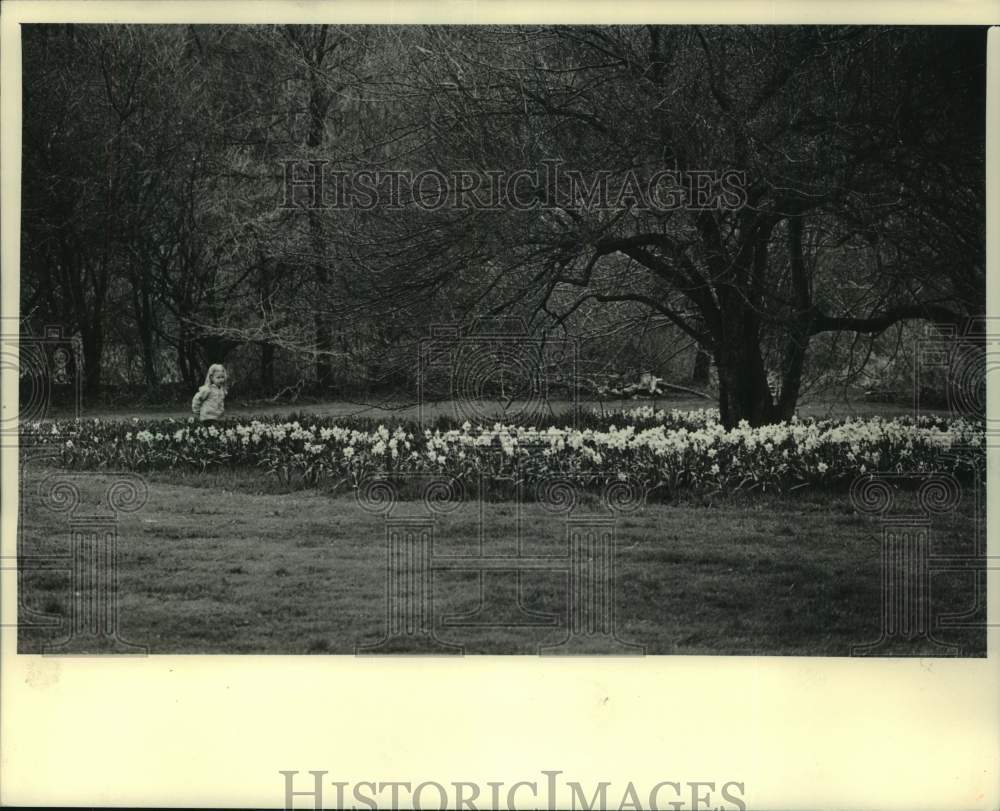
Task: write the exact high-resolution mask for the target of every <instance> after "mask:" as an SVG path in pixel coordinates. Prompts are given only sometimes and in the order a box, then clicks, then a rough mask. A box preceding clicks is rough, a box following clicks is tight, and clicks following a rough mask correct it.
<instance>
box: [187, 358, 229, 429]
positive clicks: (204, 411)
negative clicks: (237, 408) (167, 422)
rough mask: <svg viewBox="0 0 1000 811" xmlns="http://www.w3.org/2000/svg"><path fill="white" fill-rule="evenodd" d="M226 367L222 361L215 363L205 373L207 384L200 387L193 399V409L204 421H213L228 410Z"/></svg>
mask: <svg viewBox="0 0 1000 811" xmlns="http://www.w3.org/2000/svg"><path fill="white" fill-rule="evenodd" d="M227 379H228V378H227V376H226V369H225V367H224V366H223V365H222V364H221V363H213V364H212V365H211V366H209V367H208V374H207V375H205V385H204V386H202V387H201V388H200V389H198V393H197V394H195V396H194V399H193V400H192V401H191V410H192V411H193V412H194V414H195V416H196V417H198V419H199V420H201V421H202V422H203V423H213V422H215V421H216V420H218V419H220V418H221V417H222V414H223V412H224V411H225V410H226V391H227V390H228V388H227V386H226V381H227Z"/></svg>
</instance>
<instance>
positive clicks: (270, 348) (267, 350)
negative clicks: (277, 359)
mask: <svg viewBox="0 0 1000 811" xmlns="http://www.w3.org/2000/svg"><path fill="white" fill-rule="evenodd" d="M260 387H261V389H262V390H263V391H264V392H265V393H270V392H271V391H272V390H273V389H274V344H271V343H267V342H264V343H262V344H261V345H260Z"/></svg>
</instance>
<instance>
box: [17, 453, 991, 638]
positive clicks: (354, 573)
mask: <svg viewBox="0 0 1000 811" xmlns="http://www.w3.org/2000/svg"><path fill="white" fill-rule="evenodd" d="M53 472H54V471H51V470H46V469H45V468H42V467H37V466H34V465H28V466H27V467H26V468H25V469H24V470H23V471H22V489H21V492H22V505H21V514H20V522H19V526H20V533H21V544H22V546H21V550H20V554H21V561H22V577H21V583H20V589H21V593H20V595H19V602H20V605H21V606H22V609H21V610H22V616H23V617H24V618H25V619H24V621H29V620H30V621H32V622H34V621H40V620H38V618H37V617H36V616H35V615H33V614H29V613H28V612H29V611H32V612H42V613H44V614H46V615H48V616H50V617H51V618H53V619H55V620H63V621H65V619H66V618H67V616H68V615H69V611H70V600H71V594H70V589H71V586H70V580H69V573H68V571H57V570H52V565H51V564H49V566H48V569H49V570H48V571H43V570H34V569H33V568H31V564H30V561H31V559H32V556H36V555H64V556H65V555H66V554H67V553H68V550H69V536H70V528H69V523H68V519H67V517H66V515H65V514H57V513H54V512H51V511H50V510H49V509H48V508H46V507H45V506H43V505H42V504H41V503H40V502H39V499H38V496H37V492H38V483H39V481H40V480H41V479H42V478H43V477H44V476H46V475H48V474H51V473H53ZM59 475H60V476H62V477H65V478H67V479H69V480H70V481H72V482H73V483H74V484H75V485H76V486H77V487H78V488H79V490H80V493H81V495H82V499H83V500H82V503H81V506H80V508H79V511H80V512H86V511H88V510H90V511H97V510H98V509H100V505H101V503H102V500H103V498H104V493H105V491H106V489H107V487H108V485H109V484H111V483H112V482H113V481H114V474H110V473H100V474H94V473H89V474H88V473H71V472H66V471H60V472H59ZM147 481H148V482H149V500H148V502H147V503H146V505H145V506H144V507H143V508H142V509H141V510H140V511H138V512H135V513H131V514H123V515H122V516H121V517H120V520H119V523H118V570H119V573H118V577H119V595H120V597H119V634H120V636H121V637H122V638H123V639H125V640H127V641H129V642H132V643H134V644H137V645H142V646H145V647H146V648H148V650H149V652H150V653H152V654H161V653H212V654H233V653H258V654H265V653H271V654H310V653H312V654H329V653H333V654H353V653H355V651H356V649H357V648H358V646H364V645H370V644H372V643H376V642H378V641H379V639H380V638H382V637H383V636H384V633H385V628H386V608H387V601H386V583H387V551H386V540H385V537H386V530H385V522H384V519H383V518H382V517H381V516H378V515H372V514H369V513H367V512H365V511H364V510H363V509H362V508H361V507H360V506H359V504H358V503H357V501H356V500H355V499H354V498H353V496H352V495H349V494H348V495H332V494H329V493H326V492H323V491H320V490H302V489H298V490H296V489H294V488H291V487H288V488H284V489H285V490H287V492H282V488H281V487H280V486H277V485H276V484H275V483H274V482H273V481H271V480H269V479H267V478H266V477H264V476H263V474H259V473H254V472H246V473H232V472H226V473H217V474H170V473H163V474H150V475H149V476H147ZM916 509H917V508H916V501H915V498H914V497H913V495H912V494H909V493H901V494H900V495H899V497H898V499H897V505H896V510H897V511H898V512H899V513H905V512H914V511H916ZM420 515H426V513H424V508H423V504H422V503H421V502H400V503H399V504H398V505H397V507H396V512H395V513H394V517H403V516H420ZM574 515H575V516H579V517H587V516H599V515H601V511H600V507H599V505H598V504H597V503H596V502H588V501H586V500H584V501H583V502H582V503H581V504H579V505H578V507H577V509H576V511H575V513H574ZM975 523H976V517H975V512H974V504H973V499H972V497H971V496H970V495H967V496H965V497H964V498H963V501H962V503H961V505H960V507H959V509H958V510H956V511H955V512H954V513H951V514H948V515H943V516H939V517H937V518H935V520H934V523H933V550H932V551H933V552H934V553H940V554H962V555H969V554H972V553H973V551H974V537H975ZM434 531H435V538H434V544H435V547H434V548H435V555H436V556H441V557H443V556H445V555H455V556H461V555H476V554H479V553H480V552H482V553H485V554H487V555H515V554H516V553H517V552H518V547H519V546H520V551H521V553H522V554H524V555H533V556H539V555H551V556H554V557H555V558H556V559H559V556H563V555H565V554H566V549H567V545H566V540H565V537H566V524H565V519H564V517H563V516H560V515H554V514H551V513H548V512H546V511H545V510H544V509H543V508H542V507H541V506H540V505H538V504H535V503H527V504H524V505H520V506H519V505H518V504H516V503H515V502H512V501H510V500H505V501H499V502H492V501H489V500H485V501H483V502H477V501H470V502H466V503H462V504H460V505H458V506H457V507H456V509H455V510H454V511H453V512H451V513H449V514H448V515H446V516H439V517H438V518H437V519H436V525H435V529H434ZM615 533H616V538H617V544H618V554H617V576H616V578H615V611H616V615H617V616H616V623H615V624H616V630H617V635H618V637H619V638H620V639H621V640H623V641H627V642H630V643H633V644H635V645H639V646H644V648H645V651H646V653H648V654H753V655H760V654H765V655H824V656H847V655H850V654H851V649H852V646H856V645H861V644H864V643H866V642H870V641H874V640H875V639H877V638H878V637H879V628H880V616H881V602H880V600H881V593H880V588H881V572H880V543H881V540H880V539H881V525H880V524H879V522H878V521H877V520H876V519H874V518H872V517H869V516H864V515H859V514H857V513H856V512H855V511H854V510H853V509H852V507H851V504H850V500H849V497H848V495H847V494H846V493H843V494H824V493H817V492H812V493H810V492H806V491H799V492H798V493H797V494H785V495H784V496H781V495H762V496H757V497H746V496H744V497H739V498H737V497H731V498H728V499H725V500H722V501H715V502H712V503H705V502H703V501H702V500H700V499H697V498H692V499H689V500H687V501H683V502H679V503H672V504H665V503H658V504H648V505H646V506H645V507H644V508H642V509H641V510H639V511H637V512H634V513H631V514H628V515H624V516H619V517H618V518H617V519H616V525H615ZM479 577H480V576H479V575H478V574H477V573H476V572H474V571H456V570H443V569H442V570H438V571H435V572H434V574H433V586H432V593H433V613H432V624H433V628H434V633H435V635H436V636H437V638H438V639H439V640H441V641H442V642H444V643H447V644H450V645H453V646H456V647H455V648H453V650H461V651H464V652H465V653H468V654H480V653H483V654H534V653H537V652H538V650H539V648H540V647H541V646H548V645H557V644H558V643H560V641H562V640H564V639H565V638H566V636H567V616H566V611H567V609H566V606H567V576H566V574H565V572H564V571H559V570H553V571H531V572H522V573H521V575H520V585H519V584H518V575H517V574H516V573H514V572H511V571H506V572H505V571H497V572H493V573H491V574H489V575H486V576H485V578H484V580H482V581H480V579H479ZM973 577H974V575H973V574H969V573H941V574H936V575H935V576H934V577H933V581H932V592H931V608H932V613H933V614H934V615H935V616H937V615H939V614H941V613H945V612H949V613H950V612H962V611H967V610H971V609H972V608H973V606H974V601H975V596H974V582H973ZM518 591H520V600H519V599H518ZM477 610H478V611H479V613H478V614H477V613H476V612H477ZM463 614H464V615H467V620H468V622H469V623H471V624H466V625H460V626H456V625H453V624H449V623H451V622H452V621H453V618H454V617H455V616H458V615H463ZM477 623H478V624H477ZM935 634H936V636H937V637H938V638H939V639H940V640H942V641H944V642H947V643H950V644H954V645H958V646H959V647H960V654H961V655H964V656H984V655H985V652H986V643H985V633H984V632H983V631H982V630H981V629H960V630H959V629H939V630H937V631H936V632H935ZM64 635H65V630H64V629H63V630H60V628H43V627H39V626H36V625H30V626H26V627H21V629H20V631H19V650H21V651H22V652H40V651H42V650H43V648H44V646H45V645H46V644H49V643H54V642H58V640H59V639H60V638H61V637H62V636H64ZM395 649H396V650H399V651H402V652H406V651H408V650H410V649H411V647H408V644H407V642H406V640H404V642H403V643H402V645H397V647H396V648H395ZM426 650H427V646H426V645H423V644H422V643H421V642H420V641H419V640H414V642H413V645H412V651H413V652H424V651H426ZM588 650H589V649H588V648H587V645H586V644H585V645H584V646H583V650H582V651H581V650H580V649H577V652H588ZM605 650H606V647H605V645H604V643H603V642H601V641H600V640H599V639H596V638H595V639H594V640H593V642H592V650H590V652H593V653H601V652H604V651H605Z"/></svg>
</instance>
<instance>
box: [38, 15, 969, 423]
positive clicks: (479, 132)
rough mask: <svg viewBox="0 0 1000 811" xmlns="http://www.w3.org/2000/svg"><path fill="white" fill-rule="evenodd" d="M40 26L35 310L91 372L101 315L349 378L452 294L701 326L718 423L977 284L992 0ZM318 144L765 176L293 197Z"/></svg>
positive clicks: (177, 348) (374, 371) (594, 328)
mask: <svg viewBox="0 0 1000 811" xmlns="http://www.w3.org/2000/svg"><path fill="white" fill-rule="evenodd" d="M23 32H24V33H23V53H24V76H25V80H24V133H23V144H24V147H23V175H22V189H23V201H22V204H23V212H22V229H23V230H22V288H21V289H22V301H21V308H22V317H23V318H24V319H25V320H26V321H27V322H29V323H32V324H42V323H50V322H58V323H63V324H67V325H69V326H70V327H71V328H72V329H73V330H75V331H76V332H77V334H78V335H79V336H80V338H81V341H82V344H83V349H84V356H85V357H84V360H85V369H86V382H87V387H88V389H89V390H90V391H96V390H98V388H99V387H100V386H101V382H102V379H101V375H102V370H104V369H106V368H107V366H108V362H109V361H108V345H109V341H111V342H113V343H115V344H116V345H119V346H120V345H125V346H127V348H128V351H130V352H131V353H133V354H134V355H135V357H136V358H138V361H139V363H140V364H141V370H142V378H143V380H144V383H145V385H146V386H147V388H148V389H149V390H150V391H154V390H155V389H156V387H157V386H158V385H159V384H160V383H161V382H162V381H163V380H164V379H167V378H172V377H176V378H178V379H180V380H182V381H183V382H184V383H185V384H188V385H193V384H195V383H196V382H197V381H198V378H199V377H200V376H201V375H202V374H203V371H204V368H205V366H206V364H207V363H209V362H216V361H224V360H226V358H227V357H228V356H229V355H230V354H231V353H232V352H233V351H234V350H236V349H240V350H241V351H247V350H248V348H250V349H252V351H253V352H255V353H257V356H258V364H257V365H258V369H259V375H260V381H259V382H260V384H261V385H262V386H263V387H265V388H269V387H273V386H274V384H275V363H276V353H278V354H280V355H281V356H283V357H284V356H288V355H289V354H291V355H296V356H300V357H304V358H308V359H310V365H311V369H310V372H309V374H310V377H311V378H312V379H313V381H314V382H315V384H316V385H317V386H319V387H320V388H322V389H325V390H327V391H330V390H333V389H334V388H335V385H336V381H337V376H338V372H337V370H338V368H347V367H348V366H353V367H354V368H360V369H362V370H363V371H364V373H365V374H367V375H369V376H371V377H373V378H380V377H384V376H388V377H391V375H392V374H394V373H398V372H399V371H400V369H399V367H400V364H401V363H403V364H405V363H407V362H408V361H406V360H404V361H400V360H399V357H400V356H399V355H398V354H394V352H393V350H394V348H398V347H399V346H401V345H403V344H405V343H406V342H407V341H413V340H415V338H416V336H419V335H420V334H423V332H424V331H425V329H426V327H427V325H428V324H431V323H434V322H436V321H447V320H462V319H466V318H468V317H470V316H472V315H476V314H479V315H482V314H488V315H497V316H500V315H514V316H518V317H520V318H521V319H522V320H523V321H524V322H526V323H528V324H529V325H530V329H531V331H532V333H533V334H534V335H540V336H543V335H564V334H569V335H574V334H582V333H583V332H587V331H589V334H595V335H601V334H611V333H613V332H614V330H615V329H617V328H618V326H620V325H622V324H626V325H628V324H639V323H647V321H648V319H650V318H652V319H655V320H656V323H657V324H658V325H659V328H661V329H667V330H669V334H670V335H672V336H673V340H675V341H678V340H681V339H683V340H685V341H687V342H689V343H690V344H691V345H692V347H695V348H697V354H696V355H695V357H696V358H697V360H696V363H695V367H696V368H695V371H696V374H697V376H698V378H699V379H700V380H704V379H706V378H707V366H708V363H709V362H710V363H711V365H713V366H714V369H715V373H716V375H717V380H718V397H719V404H720V407H721V410H722V414H723V418H724V420H725V422H726V423H727V424H733V423H735V422H737V421H738V420H739V419H744V418H745V419H748V420H749V421H750V422H751V423H754V424H760V423H764V422H768V421H772V420H777V419H783V418H787V417H788V416H790V415H791V414H792V413H793V411H794V408H795V405H796V403H797V402H798V399H799V397H800V394H801V391H802V386H803V381H804V380H805V379H806V378H807V377H808V375H809V373H810V365H811V364H812V365H814V366H815V365H816V363H817V361H816V360H815V358H816V357H817V356H818V355H817V347H818V346H819V345H820V344H822V346H824V347H826V346H827V345H828V344H829V341H828V339H832V338H834V337H835V336H837V335H839V334H846V335H850V336H861V337H862V338H863V339H864V340H867V341H871V340H874V339H875V338H877V336H879V335H881V334H883V333H885V332H886V331H887V330H890V329H892V328H895V327H897V326H898V325H900V324H902V323H905V322H910V321H916V320H922V321H929V322H931V323H936V324H942V325H944V324H947V325H952V326H955V327H957V328H958V329H959V330H961V329H962V328H963V327H964V325H965V324H966V323H967V321H968V319H969V318H970V317H972V316H975V315H978V314H981V313H982V312H983V311H984V309H985V275H984V274H985V217H984V171H985V166H984V164H985V145H984V144H985V31H984V30H982V29H962V28H952V29H929V28H900V27H895V28H873V27H850V26H829V27H817V26H782V27H686V26H678V27H657V26H604V27H530V28H529V27H497V26H489V27H430V26H428V27H412V28H397V27H388V26H381V27H352V26H344V27H341V26H325V25H320V26H259V27H249V26H248V27H218V26H165V27H144V26H73V25H69V26H28V27H25V28H24V29H23ZM309 160H320V161H324V162H326V165H327V166H328V167H329V168H332V169H341V170H351V171H358V170H386V169H409V170H411V171H414V172H416V171H420V170H421V169H437V170H439V171H442V172H445V173H448V172H455V171H459V170H462V171H467V172H475V173H480V174H481V173H487V172H491V171H492V172H506V173H508V174H510V173H513V172H517V171H518V170H523V169H529V170H531V169H538V168H539V167H542V166H544V165H546V162H548V163H549V165H551V164H552V163H553V162H560V165H561V166H562V167H563V168H564V169H565V170H567V171H576V172H579V173H580V177H584V178H587V179H588V180H589V179H593V178H596V177H598V176H599V175H600V173H602V172H603V173H605V176H606V177H608V178H610V181H611V184H612V186H613V187H614V186H615V185H616V184H621V183H622V182H623V181H626V180H627V179H628V178H630V177H632V178H637V179H638V180H639V181H640V182H644V181H645V180H647V179H648V178H649V177H650V176H652V175H653V174H654V173H655V172H657V171H658V170H661V169H664V168H666V169H674V170H678V171H681V172H684V171H690V170H706V171H717V172H721V171H733V172H738V173H740V176H741V177H743V178H745V186H744V188H745V195H746V197H745V204H744V205H740V206H733V207H729V208H726V207H723V208H715V209H703V210H690V209H686V208H677V209H673V210H664V209H662V208H656V207H652V208H646V209H644V208H642V207H641V206H638V205H635V204H634V203H633V204H630V201H629V200H626V199H624V198H623V199H620V200H615V201H612V202H613V205H609V206H607V207H590V208H587V207H579V206H572V205H566V206H562V207H553V206H548V207H542V206H540V207H536V208H534V209H528V210H522V209H518V208H515V207H506V208H503V209H501V210H486V209H477V208H475V207H470V206H467V205H466V206H452V207H444V208H440V209H435V210H432V211H427V210H422V209H419V208H418V207H414V206H410V207H408V208H405V209H403V210H388V209H385V208H380V207H375V208H373V209H364V208H353V209H319V208H309V207H306V208H303V209H296V208H283V207H282V206H281V202H282V199H283V191H284V190H283V186H282V183H283V179H284V175H283V165H284V162H286V161H300V162H304V161H309ZM534 191H535V193H537V194H538V195H539V196H540V197H542V196H544V192H545V190H544V189H535V190H534ZM109 336H111V338H109ZM824 342H826V343H824ZM407 357H409V356H407ZM824 357H825V356H824ZM826 362H828V361H824V363H826ZM393 369H395V372H394V371H393ZM404 371H405V370H404ZM775 380H776V381H777V385H775V382H774V381H775Z"/></svg>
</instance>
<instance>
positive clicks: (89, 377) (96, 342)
mask: <svg viewBox="0 0 1000 811" xmlns="http://www.w3.org/2000/svg"><path fill="white" fill-rule="evenodd" d="M80 333H81V334H80V337H81V344H82V348H83V388H84V392H85V393H86V395H87V396H88V397H95V396H97V395H98V394H100V390H101V359H102V357H103V355H104V331H103V330H102V328H101V324H100V316H98V317H96V318H95V323H93V324H90V325H88V326H87V327H86V329H82V330H81V331H80Z"/></svg>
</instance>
